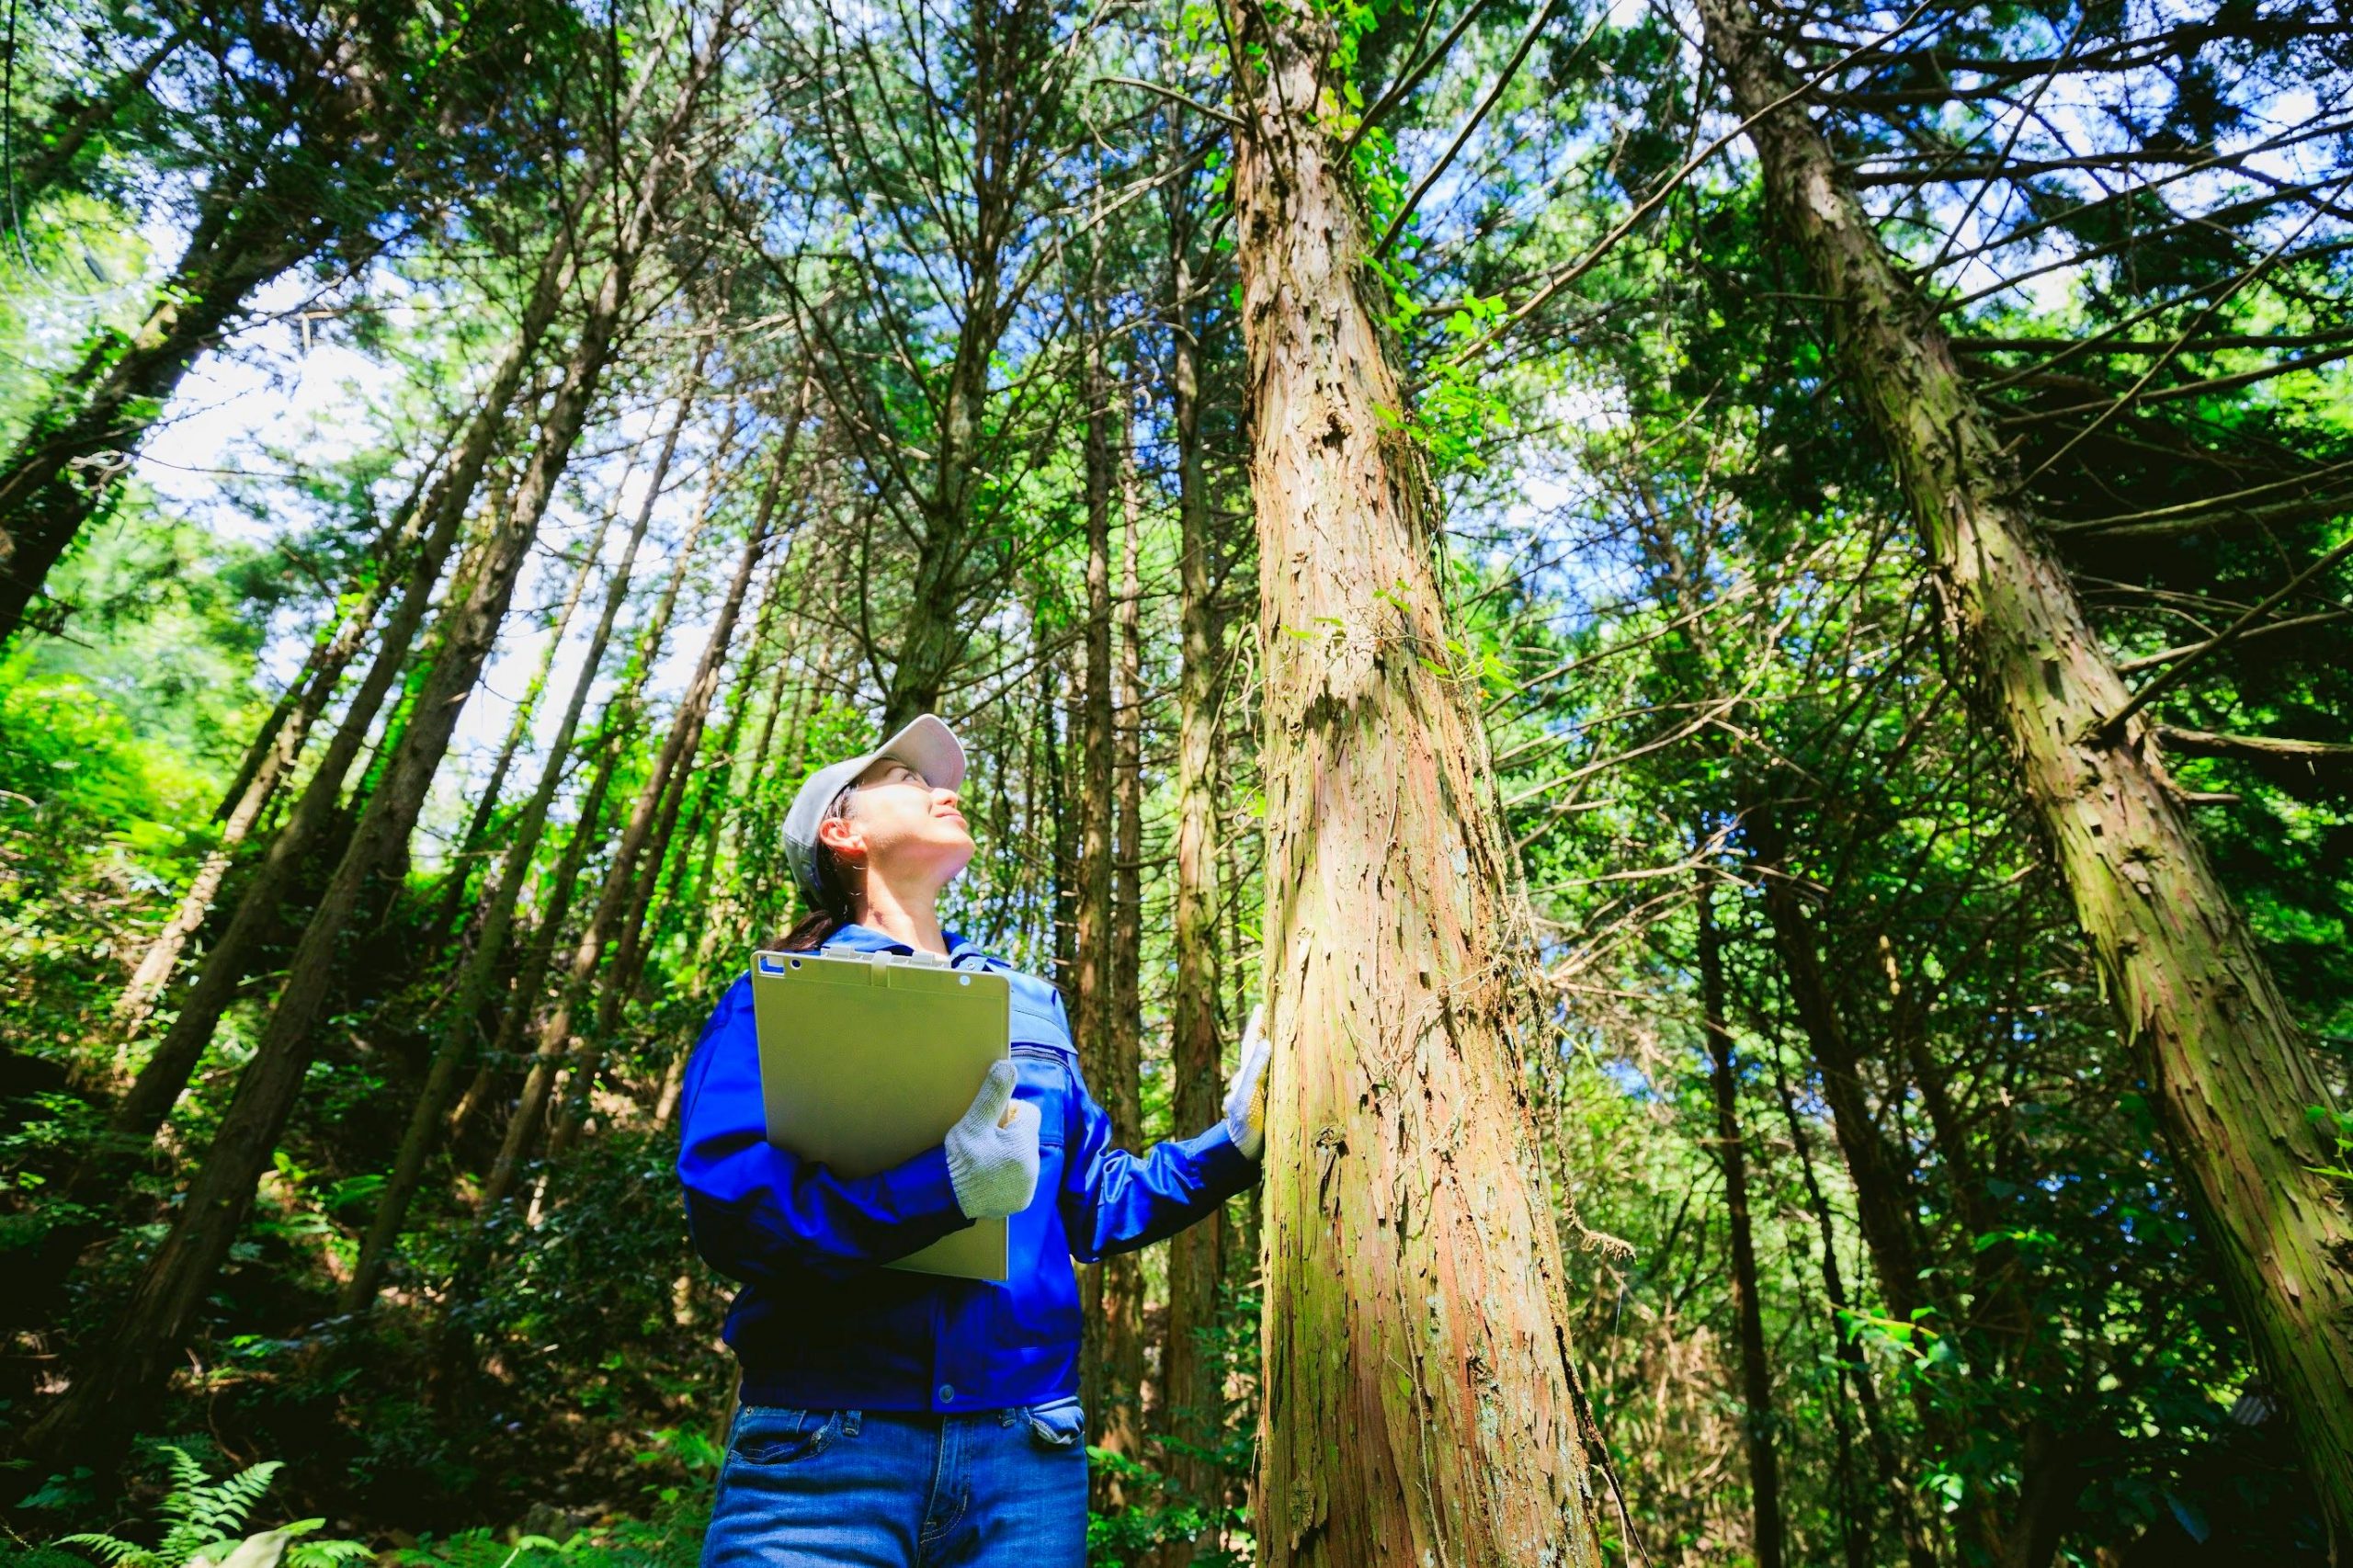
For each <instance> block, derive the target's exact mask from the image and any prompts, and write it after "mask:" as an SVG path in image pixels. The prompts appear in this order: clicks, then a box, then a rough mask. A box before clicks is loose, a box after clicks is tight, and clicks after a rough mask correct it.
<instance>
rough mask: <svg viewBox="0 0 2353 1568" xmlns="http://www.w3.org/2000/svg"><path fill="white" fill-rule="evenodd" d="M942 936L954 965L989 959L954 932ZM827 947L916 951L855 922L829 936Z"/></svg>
mask: <svg viewBox="0 0 2353 1568" xmlns="http://www.w3.org/2000/svg"><path fill="white" fill-rule="evenodd" d="M940 935H941V936H942V937H946V938H947V939H948V961H949V963H951V964H952V963H955V962H957V961H958V960H961V959H963V958H965V957H967V956H970V957H972V958H986V957H988V956H989V955H987V954H986V953H983V951H982V950H981V949H979V947H977V946H976V945H974V944H973V943H971V942H968V941H966V940H965V939H964V938H963V937H961V936H959V935H958V934H957V933H955V932H953V931H942V932H941V933H940ZM824 945H825V946H826V947H828V948H842V949H847V950H848V951H850V952H854V953H912V952H914V951H915V949H913V948H911V947H909V946H908V945H907V944H906V943H904V942H902V941H900V940H899V939H898V938H897V937H893V936H892V935H891V934H890V933H889V932H887V931H877V930H876V929H875V928H874V927H873V926H860V925H859V924H858V923H857V922H856V921H852V922H850V923H849V924H848V925H847V926H843V927H842V928H841V929H840V930H838V931H835V933H834V934H833V935H832V936H830V937H826V938H825V942H824Z"/></svg>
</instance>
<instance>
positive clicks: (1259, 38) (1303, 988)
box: [1233, 5, 1601, 1568]
mask: <svg viewBox="0 0 2353 1568" xmlns="http://www.w3.org/2000/svg"><path fill="white" fill-rule="evenodd" d="M1242 20H1243V32H1242V38H1241V41H1242V43H1243V44H1244V46H1245V49H1246V50H1248V51H1252V52H1253V53H1254V54H1255V55H1256V58H1257V59H1258V61H1259V62H1260V64H1259V68H1258V69H1257V70H1255V71H1252V72H1251V73H1250V74H1249V77H1248V79H1247V80H1245V83H1244V84H1242V85H1241V87H1240V88H1239V89H1238V91H1237V97H1238V98H1239V99H1240V100H1241V104H1242V108H1241V112H1242V114H1243V116H1244V120H1245V123H1244V124H1243V125H1242V126H1241V127H1240V128H1239V129H1237V131H1236V132H1235V135H1234V165H1233V204H1234V213H1235V243H1236V247H1237V256H1238V260H1239V263H1240V267H1241V274H1242V290H1243V293H1242V319H1243V324H1244V333H1245V341H1246V344H1247V349H1248V357H1247V368H1246V377H1247V380H1246V381H1245V387H1246V393H1245V395H1246V399H1247V402H1246V405H1245V412H1246V415H1247V417H1248V425H1249V428H1250V432H1251V444H1252V449H1251V466H1250V477H1251V489H1252V494H1254V496H1255V497H1256V503H1257V513H1258V529H1259V551H1258V556H1259V562H1260V567H1259V628H1258V630H1259V641H1260V646H1261V650H1262V654H1263V658H1264V661H1265V688H1264V703H1265V749H1264V759H1265V760H1264V773H1265V779H1266V793H1267V874H1266V890H1267V895H1266V896H1267V906H1266V914H1265V932H1266V947H1265V960H1264V963H1265V969H1264V973H1265V983H1266V986H1267V1022H1268V1028H1269V1029H1270V1031H1271V1034H1272V1038H1273V1040H1274V1042H1275V1051H1274V1058H1273V1066H1272V1076H1271V1080H1270V1086H1269V1093H1268V1097H1267V1150H1266V1188H1265V1195H1264V1207H1265V1225H1266V1233H1265V1253H1264V1272H1265V1290H1266V1305H1265V1320H1264V1328H1263V1331H1262V1332H1263V1336H1264V1337H1263V1346H1264V1358H1263V1363H1262V1365H1263V1371H1262V1384H1261V1388H1262V1398H1263V1405H1264V1408H1263V1414H1262V1416H1261V1426H1260V1432H1259V1471H1258V1485H1257V1494H1256V1501H1255V1506H1254V1508H1253V1514H1254V1517H1255V1519H1256V1533H1257V1546H1258V1554H1259V1561H1260V1562H1264V1563H1266V1564H1268V1565H1269V1568H1287V1565H1289V1564H1291V1563H1333V1564H1347V1565H1348V1568H1359V1565H1372V1564H1391V1563H1393V1564H1398V1565H1400V1568H1405V1565H1411V1568H1423V1565H1425V1564H1429V1563H1435V1562H1440V1561H1443V1562H1449V1563H1477V1564H1503V1563H1514V1564H1538V1563H1543V1564H1556V1565H1565V1568H1597V1565H1598V1564H1599V1562H1600V1561H1601V1550H1600V1544H1599V1536H1598V1531H1597V1514H1598V1507H1599V1505H1598V1500H1597V1496H1596V1491H1595V1486H1594V1482H1593V1478H1592V1475H1591V1472H1590V1471H1589V1469H1588V1465H1587V1460H1586V1453H1585V1451H1584V1443H1583V1438H1582V1436H1581V1434H1580V1432H1579V1430H1578V1424H1577V1415H1576V1400H1577V1394H1576V1373H1575V1370H1574V1367H1573V1365H1572V1362H1571V1357H1572V1356H1573V1354H1574V1351H1573V1349H1572V1347H1571V1346H1570V1343H1569V1337H1568V1324H1569V1313H1568V1306H1567V1301H1566V1294H1565V1290H1564V1281H1563V1267H1562V1259H1561V1255H1560V1243H1559V1240H1558V1232H1557V1229H1556V1227H1555V1221H1554V1219H1553V1216H1552V1210H1551V1204H1550V1201H1549V1198H1548V1194H1547V1187H1546V1177H1545V1175H1544V1172H1543V1168H1542V1165H1541V1164H1540V1160H1539V1157H1538V1150H1537V1140H1536V1131H1535V1128H1534V1125H1533V1122H1532V1120H1531V1119H1530V1117H1529V1108H1528V1105H1527V1100H1526V1097H1525V1088H1524V1079H1523V1072H1522V1065H1521V1060H1520V1052H1521V1051H1522V1050H1523V1048H1525V1047H1527V1046H1529V1045H1532V1043H1533V1039H1532V1038H1531V1037H1535V1038H1540V1037H1541V1034H1542V1031H1543V1030H1544V1029H1545V1024H1544V1021H1543V1018H1544V1015H1543V1014H1542V1012H1541V1011H1540V1010H1538V1009H1536V1008H1534V1007H1533V1006H1530V993H1531V991H1532V989H1533V988H1532V986H1531V985H1530V984H1529V980H1528V975H1529V971H1530V970H1531V969H1532V964H1531V961H1530V956H1529V949H1530V947H1531V944H1530V942H1529V932H1528V926H1527V911H1526V904H1525V896H1524V892H1523V891H1522V889H1521V887H1520V883H1519V877H1518V869H1517V867H1516V866H1515V864H1514V862H1513V858H1512V856H1511V852H1510V847H1509V845H1508V842H1507V841H1506V839H1505V837H1504V835H1503V832H1502V816H1501V809H1500V803H1499V801H1498V800H1497V798H1496V793H1495V777H1494V769H1493V765H1492V762H1491V760H1490V756H1489V752H1488V746H1487V740H1486V735H1485V733H1484V732H1483V729H1482V727H1481V723H1480V717H1479V713H1478V710H1477V706H1476V699H1475V695H1474V693H1475V690H1476V687H1475V684H1474V683H1472V682H1469V681H1466V680H1464V679H1463V678H1461V676H1458V675H1457V674H1455V673H1454V672H1453V671H1452V670H1451V669H1449V667H1448V665H1449V653H1448V633H1447V625H1446V617H1445V611H1444V597H1443V593H1442V590H1441V586H1440V584H1441V578H1440V576H1439V570H1438V569H1439V558H1440V551H1441V550H1442V548H1443V542H1442V541H1443V536H1442V533H1441V530H1440V528H1439V519H1438V516H1437V514H1436V509H1435V508H1436V498H1435V496H1434V495H1433V494H1432V492H1431V488H1430V483H1429V480H1428V477H1427V473H1426V471H1425V468H1424V464H1423V460H1422V456H1421V453H1420V452H1419V450H1418V449H1416V447H1415V444H1414V442H1413V440H1412V438H1411V437H1409V436H1408V435H1407V434H1406V433H1405V431H1404V429H1403V428H1401V426H1400V423H1399V420H1400V415H1403V414H1404V413H1405V412H1407V411H1408V409H1409V403H1408V401H1407V398H1406V395H1405V392H1404V388H1403V387H1402V386H1401V385H1400V384H1399V382H1398V380H1397V376H1396V372H1395V371H1394V369H1392V365H1391V347H1390V345H1389V344H1388V343H1387V342H1386V341H1385V339H1384V336H1383V334H1382V332H1381V326H1380V312H1381V311H1382V310H1383V309H1384V308H1385V297H1384V295H1383V293H1382V291H1381V285H1380V284H1379V282H1378V281H1377V280H1376V279H1375V278H1372V277H1371V276H1370V274H1369V273H1368V271H1367V267H1366V262H1367V249H1368V240H1367V237H1366V234H1365V229H1364V223H1365V218H1364V213H1363V210H1362V209H1361V208H1360V206H1359V205H1358V200H1357V199H1356V196H1355V194H1354V192H1353V191H1352V190H1351V189H1350V187H1349V174H1348V162H1347V154H1346V153H1344V152H1343V151H1342V150H1341V148H1340V145H1339V142H1338V140H1337V138H1336V135H1335V134H1334V133H1333V132H1332V131H1331V130H1329V129H1328V128H1327V126H1326V124H1325V123H1324V121H1323V119H1322V118H1321V117H1322V115H1323V113H1324V109H1323V108H1322V107H1321V106H1324V105H1326V104H1328V103H1331V102H1333V101H1336V99H1337V98H1338V97H1339V91H1340V88H1339V84H1337V83H1336V82H1334V81H1332V80H1330V79H1328V77H1327V76H1326V74H1325V66H1326V64H1327V62H1328V61H1329V59H1330V56H1331V51H1332V49H1333V47H1334V38H1333V33H1332V26H1331V22H1330V20H1329V18H1328V17H1326V16H1325V15H1324V13H1323V12H1321V11H1318V10H1315V9H1313V8H1312V7H1287V8H1285V9H1283V10H1281V11H1279V12H1278V11H1276V10H1274V9H1273V8H1272V7H1261V6H1255V5H1254V6H1250V7H1248V8H1246V9H1245V10H1244V11H1243V13H1242ZM1258 51H1263V52H1262V53H1260V52H1258Z"/></svg>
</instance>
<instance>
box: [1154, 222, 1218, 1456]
mask: <svg viewBox="0 0 2353 1568" xmlns="http://www.w3.org/2000/svg"><path fill="white" fill-rule="evenodd" d="M1169 290H1170V296H1171V300H1172V314H1173V322H1172V325H1173V328H1174V330H1173V331H1172V333H1171V344H1172V347H1171V350H1170V365H1169V370H1170V374H1169V385H1170V397H1171V402H1172V404H1173V407H1172V413H1173V415H1174V423H1175V437H1176V508H1177V528H1178V534H1179V537H1178V540H1177V559H1176V580H1177V596H1178V608H1177V637H1178V652H1179V658H1180V660H1181V663H1180V665H1179V667H1178V672H1177V682H1176V887H1175V889H1174V902H1175V911H1174V914H1175V920H1174V926H1175V933H1174V935H1175V943H1176V985H1175V989H1174V990H1173V991H1172V993H1171V994H1170V995H1169V999H1168V1009H1169V1020H1170V1025H1171V1028H1170V1031H1169V1032H1170V1040H1169V1048H1168V1052H1169V1072H1170V1074H1171V1076H1172V1079H1173V1082H1172V1084H1171V1085H1170V1096H1169V1105H1170V1112H1171V1115H1172V1116H1173V1117H1174V1119H1175V1121H1176V1131H1177V1133H1178V1134H1179V1135H1181V1136H1189V1135H1190V1134H1191V1133H1192V1132H1193V1131H1196V1130H1198V1129H1199V1128H1204V1127H1207V1126H1209V1125H1210V1124H1211V1123H1212V1122H1214V1121H1215V1120H1216V1119H1218V1117H1219V1115H1220V1114H1221V1112H1222V1106H1221V1103H1220V1102H1221V1100H1222V1093H1221V1090H1222V1062H1221V1060H1220V1047H1219V1042H1218V1027H1217V997H1218V968H1219V950H1218V948H1219V944H1218V923H1217V899H1218V881H1217V852H1216V835H1217V771H1216V770H1217V717H1218V715H1217V697H1218V687H1219V676H1220V674H1221V670H1222V662H1223V661H1222V645H1221V644H1222V632H1221V631H1220V629H1219V626H1218V617H1217V604H1216V600H1215V597H1214V593H1213V580H1212V576H1211V570H1210V557H1211V551H1212V550H1213V549H1214V545H1213V542H1212V538H1211V519H1210V497H1209V493H1208V485H1207V482H1206V479H1205V477H1204V475H1203V472H1202V463H1201V408H1200V363H1199V360H1200V356H1199V344H1198V343H1197V342H1196V341H1195V340H1194V337H1193V335H1192V330H1191V328H1192V321H1191V312H1190V309H1189V307H1188V305H1187V303H1186V301H1188V299H1189V298H1190V296H1191V293H1192V272H1191V267H1190V266H1189V264H1188V259H1187V254H1186V250H1185V247H1184V246H1183V245H1182V244H1178V245H1177V246H1176V249H1175V252H1174V255H1173V258H1172V263H1171V278H1170V285H1169ZM1224 1243H1225V1216H1224V1214H1223V1213H1222V1212H1221V1213H1216V1214H1211V1215H1210V1216H1209V1217H1208V1218H1206V1219H1204V1220H1202V1221H1200V1222H1199V1224H1197V1225H1194V1226H1191V1227H1190V1228H1188V1229H1187V1230H1183V1231H1179V1232H1177V1233H1176V1235H1174V1236H1172V1237H1170V1238H1169V1241H1168V1318H1167V1336H1166V1338H1165V1341H1164V1342H1163V1344H1162V1346H1161V1352H1160V1367H1161V1413H1162V1414H1161V1425H1162V1426H1163V1428H1164V1429H1165V1430H1166V1431H1167V1432H1169V1433H1170V1434H1171V1435H1172V1436H1174V1437H1176V1439H1177V1440H1178V1441H1180V1442H1182V1443H1185V1444H1187V1445H1188V1446H1190V1447H1193V1448H1196V1449H1206V1448H1208V1447H1210V1446H1211V1445H1212V1444H1213V1443H1215V1442H1216V1440H1217V1438H1218V1437H1219V1435H1220V1432H1221V1429H1222V1426H1223V1425H1224V1422H1223V1416H1224V1407H1225V1391H1224V1389H1223V1387H1222V1380H1221V1378H1220V1377H1219V1372H1220V1369H1219V1367H1218V1366H1217V1364H1216V1361H1215V1359H1214V1358H1212V1357H1211V1355H1210V1353H1209V1351H1208V1349H1207V1346H1205V1345H1204V1343H1203V1339H1202V1335H1204V1333H1206V1332H1207V1331H1209V1330H1211V1329H1212V1328H1214V1327H1215V1326H1216V1324H1217V1309H1218V1281H1219V1279H1220V1278H1222V1275H1223V1258H1222V1249H1223V1246H1224ZM1169 1468H1170V1470H1171V1471H1172V1472H1173V1473H1174V1474H1175V1476H1176V1479H1177V1481H1178V1482H1179V1483H1181V1484H1182V1485H1183V1486H1184V1488H1185V1490H1186V1491H1187V1492H1188V1493H1189V1494H1191V1495H1193V1496H1194V1497H1195V1498H1198V1499H1201V1500H1204V1501H1211V1499H1210V1498H1209V1497H1208V1494H1209V1492H1210V1491H1211V1488H1212V1487H1214V1486H1215V1485H1216V1483H1217V1479H1218V1472H1217V1467H1216V1466H1215V1465H1214V1464H1212V1463H1211V1462H1210V1461H1208V1460H1204V1459H1199V1458H1196V1457H1194V1456H1193V1455H1190V1454H1187V1453H1183V1452H1179V1453H1176V1455H1174V1456H1173V1458H1172V1460H1171V1462H1170V1467H1169Z"/></svg>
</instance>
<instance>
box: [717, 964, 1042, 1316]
mask: <svg viewBox="0 0 2353 1568" xmlns="http://www.w3.org/2000/svg"><path fill="white" fill-rule="evenodd" d="M752 1016H753V1019H754V1022H755V1023H756V1027H757V1029H758V1036H759V1050H760V1097H761V1101H762V1104H763V1107H764V1108H765V1109H766V1111H767V1136H768V1142H771V1143H773V1144H775V1145H776V1146H777V1147H779V1148H780V1149H784V1150H787V1151H789V1152H790V1153H793V1154H796V1155H798V1156H799V1157H800V1158H801V1159H804V1160H814V1161H816V1162H817V1163H818V1164H820V1165H824V1166H826V1167H827V1168H828V1169H830V1170H832V1171H834V1172H835V1173H836V1174H837V1175H840V1176H850V1177H858V1176H872V1175H874V1174H875V1173H876V1172H878V1171H885V1170H888V1169H890V1168H891V1167H892V1165H898V1164H900V1163H901V1162H902V1161H904V1160H907V1159H910V1158H912V1157H914V1156H915V1155H916V1154H919V1153H923V1152H924V1151H925V1150H926V1149H929V1148H931V1147H933V1146H934V1145H936V1144H938V1142H939V1141H940V1139H941V1138H943V1137H944V1136H946V1134H947V1132H948V1130H949V1128H950V1127H952V1126H954V1125H955V1124H956V1120H957V1119H958V1118H959V1117H961V1116H962V1115H963V1114H964V1112H965V1111H966V1109H968V1108H970V1107H971V1105H972V1096H974V1095H976V1094H978V1093H979V1092H980V1087H981V1080H982V1079H983V1077H985V1076H986V1075H987V1074H988V1070H989V1065H990V1063H992V1062H1000V1061H1003V1060H1005V1059H1006V1058H1007V1057H1008V1056H1010V1055H1011V1054H1012V1046H1011V1040H1012V1033H1013V1030H1012V988H1011V987H1010V985H1008V984H1007V983H1006V978H1005V976H1003V975H1001V974H992V973H990V972H988V971H985V970H961V969H950V968H948V967H946V966H945V965H941V964H933V963H925V962H921V961H909V960H906V959H904V957H900V956H897V955H893V954H890V953H871V954H869V953H857V954H821V953H757V954H755V955H754V956H753V959H752ZM889 1267H892V1268H905V1269H913V1270H915V1271H916V1272H918V1273H924V1274H947V1275H954V1276H957V1277H960V1278H967V1279H1003V1278H1005V1277H1006V1222H1005V1221H1003V1220H980V1221H974V1222H973V1223H972V1224H971V1225H970V1226H967V1227H966V1228H965V1229H963V1230H961V1231H957V1232H955V1233H952V1234H949V1235H947V1236H943V1237H941V1238H940V1239H939V1240H938V1241H936V1242H934V1243H932V1244H930V1245H929V1246H926V1247H925V1248H923V1249H922V1250H920V1251H918V1252H915V1253H911V1254H909V1255H908V1256H905V1257H903V1258H900V1259H899V1260H898V1261H897V1262H895V1263H892V1264H891V1265H890V1266H889Z"/></svg>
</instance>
